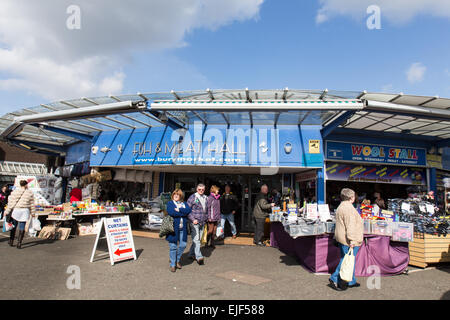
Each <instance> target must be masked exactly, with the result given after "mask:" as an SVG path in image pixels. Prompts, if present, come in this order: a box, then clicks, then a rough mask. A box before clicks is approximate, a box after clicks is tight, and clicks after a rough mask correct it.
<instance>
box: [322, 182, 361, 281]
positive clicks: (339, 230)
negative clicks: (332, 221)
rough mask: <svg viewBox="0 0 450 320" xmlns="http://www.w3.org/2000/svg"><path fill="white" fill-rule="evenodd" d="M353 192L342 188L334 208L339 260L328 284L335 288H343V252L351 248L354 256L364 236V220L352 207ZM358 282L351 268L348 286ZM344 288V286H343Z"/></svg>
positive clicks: (353, 200)
mask: <svg viewBox="0 0 450 320" xmlns="http://www.w3.org/2000/svg"><path fill="white" fill-rule="evenodd" d="M355 197H356V195H355V192H354V191H353V190H351V189H347V188H344V189H342V191H341V199H342V202H341V204H340V205H339V207H338V208H337V210H336V229H335V233H334V234H335V238H336V241H337V242H338V244H339V250H340V253H341V261H340V262H339V265H338V266H337V268H336V271H335V272H334V273H333V274H332V275H331V277H330V279H329V281H330V285H331V287H332V288H333V289H335V290H343V289H344V288H342V287H341V286H340V285H338V284H339V283H340V281H339V280H340V279H339V272H340V270H341V264H342V261H343V260H344V256H345V254H346V253H347V252H348V251H349V250H350V248H353V254H354V255H355V257H356V254H357V253H358V250H359V248H360V246H361V244H362V242H363V236H364V222H363V220H362V219H361V217H360V216H359V214H358V211H356V209H355V208H354V207H353V202H355ZM359 286H360V284H359V283H357V282H356V278H355V270H354V269H353V279H352V281H350V282H349V283H348V287H349V288H353V287H359ZM345 289H346V288H345Z"/></svg>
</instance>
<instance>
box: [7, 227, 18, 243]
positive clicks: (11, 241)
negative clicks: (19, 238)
mask: <svg viewBox="0 0 450 320" xmlns="http://www.w3.org/2000/svg"><path fill="white" fill-rule="evenodd" d="M15 236H16V229H12V230H11V231H10V232H9V241H8V244H9V245H10V246H11V247H14V238H15Z"/></svg>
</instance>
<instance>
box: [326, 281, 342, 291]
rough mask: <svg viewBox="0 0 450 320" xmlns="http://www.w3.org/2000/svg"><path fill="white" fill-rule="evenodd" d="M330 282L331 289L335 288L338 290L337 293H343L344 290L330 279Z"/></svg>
mask: <svg viewBox="0 0 450 320" xmlns="http://www.w3.org/2000/svg"><path fill="white" fill-rule="evenodd" d="M328 281H329V282H330V286H331V288H333V289H334V290H336V291H342V289H341V288H339V287H338V286H337V285H336V283H335V282H334V281H333V280H331V279H328Z"/></svg>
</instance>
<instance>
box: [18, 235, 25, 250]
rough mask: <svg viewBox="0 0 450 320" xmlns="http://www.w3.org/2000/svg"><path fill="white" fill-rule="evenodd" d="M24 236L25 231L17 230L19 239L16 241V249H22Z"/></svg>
mask: <svg viewBox="0 0 450 320" xmlns="http://www.w3.org/2000/svg"><path fill="white" fill-rule="evenodd" d="M24 235H25V231H22V230H19V239H18V240H17V249H22V240H23V236H24Z"/></svg>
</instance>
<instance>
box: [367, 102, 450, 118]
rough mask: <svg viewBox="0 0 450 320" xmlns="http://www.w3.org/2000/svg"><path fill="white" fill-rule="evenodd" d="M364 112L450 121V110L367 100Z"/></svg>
mask: <svg viewBox="0 0 450 320" xmlns="http://www.w3.org/2000/svg"><path fill="white" fill-rule="evenodd" d="M363 111H367V112H381V113H392V114H397V115H403V116H409V117H415V116H420V118H424V119H431V120H442V121H448V120H450V110H446V109H432V108H425V107H415V106H408V105H401V104H395V103H389V102H378V101H372V100H366V107H365V108H364V110H363Z"/></svg>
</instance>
